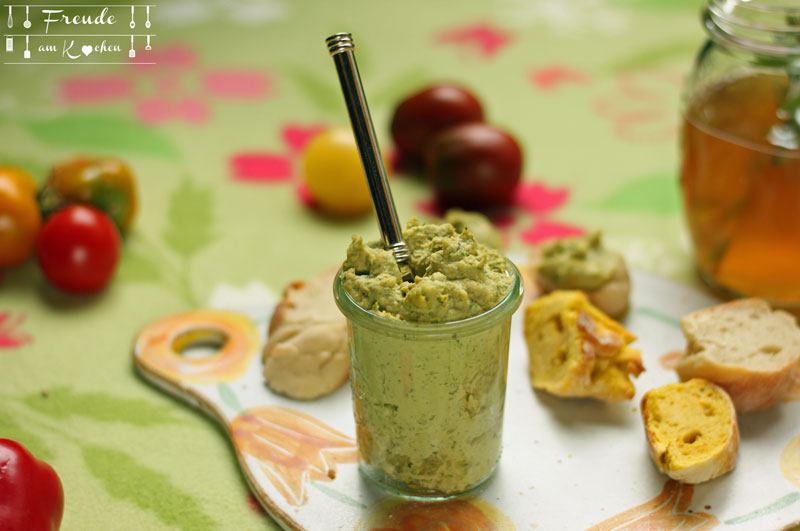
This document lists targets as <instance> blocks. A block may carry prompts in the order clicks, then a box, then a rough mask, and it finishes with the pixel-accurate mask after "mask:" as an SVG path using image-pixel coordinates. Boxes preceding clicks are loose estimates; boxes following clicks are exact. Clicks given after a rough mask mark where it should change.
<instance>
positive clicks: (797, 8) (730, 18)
mask: <svg viewBox="0 0 800 531" xmlns="http://www.w3.org/2000/svg"><path fill="white" fill-rule="evenodd" d="M703 22H704V24H705V26H706V29H707V30H708V32H709V33H710V34H711V36H712V38H714V39H716V40H718V41H720V42H721V43H722V44H724V45H734V46H737V47H739V48H743V49H745V50H747V51H750V52H754V53H757V54H761V55H770V56H783V57H787V56H800V2H798V0H708V3H707V5H706V9H705V12H704V14H703Z"/></svg>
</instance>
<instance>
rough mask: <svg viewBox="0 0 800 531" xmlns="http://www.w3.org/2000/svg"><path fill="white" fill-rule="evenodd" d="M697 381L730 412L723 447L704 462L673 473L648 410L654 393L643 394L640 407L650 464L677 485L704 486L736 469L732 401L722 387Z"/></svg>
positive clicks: (666, 446) (736, 434) (736, 439)
mask: <svg viewBox="0 0 800 531" xmlns="http://www.w3.org/2000/svg"><path fill="white" fill-rule="evenodd" d="M698 380H701V381H702V382H703V383H704V384H707V385H709V386H711V387H712V388H714V389H715V390H716V391H717V392H718V393H719V395H720V396H722V397H724V399H725V403H726V404H727V407H728V408H729V409H730V417H731V425H730V427H729V429H728V435H727V437H726V440H725V443H724V444H722V445H720V446H719V447H718V448H717V449H716V451H715V452H714V453H713V454H712V455H710V456H709V457H708V458H707V459H705V460H704V461H700V462H698V463H697V464H695V465H692V466H688V467H685V468H680V469H676V468H673V467H672V466H671V464H672V463H671V461H670V460H669V459H667V458H666V457H667V454H668V451H669V444H664V442H659V438H658V435H659V434H658V430H657V428H656V422H655V419H654V418H653V411H652V407H651V406H650V400H651V397H652V394H653V392H654V391H655V390H650V391H648V392H647V393H645V395H644V396H643V397H642V401H641V405H640V406H641V407H640V409H641V412H642V420H643V422H644V431H645V434H646V436H647V446H648V449H649V451H650V457H651V458H652V459H653V463H655V465H656V467H657V468H658V470H659V471H660V472H661V473H662V474H666V475H667V476H669V477H670V478H672V479H674V480H676V481H680V482H681V483H692V484H695V483H703V482H705V481H710V480H712V479H714V478H717V477H719V476H721V475H723V474H726V473H728V472H730V471H731V470H733V469H734V467H735V466H736V458H737V455H738V452H739V424H738V421H737V419H736V409H735V407H734V405H733V400H731V397H730V396H729V395H728V393H726V392H725V390H724V389H723V388H722V387H721V386H718V385H716V384H714V383H713V382H709V381H707V380H702V379H698ZM673 385H674V384H673ZM665 387H666V386H665ZM676 392H679V391H676Z"/></svg>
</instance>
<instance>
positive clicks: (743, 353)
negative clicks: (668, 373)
mask: <svg viewBox="0 0 800 531" xmlns="http://www.w3.org/2000/svg"><path fill="white" fill-rule="evenodd" d="M681 329H682V330H683V333H684V335H685V336H686V339H687V341H688V345H687V347H686V351H685V352H684V354H683V356H681V358H680V360H678V365H677V366H676V370H677V371H678V375H679V376H680V378H681V380H688V379H690V378H705V379H706V380H709V381H712V382H714V383H716V384H718V385H720V386H722V387H723V388H725V390H726V391H727V392H728V394H729V395H730V396H731V399H732V400H733V403H734V405H735V406H736V410H737V411H738V412H740V413H742V412H745V411H756V410H761V409H766V408H768V407H770V406H772V405H773V404H775V403H776V402H778V401H779V400H780V399H781V398H783V397H784V396H785V395H786V394H787V393H788V392H789V391H790V390H791V389H792V387H793V386H794V373H795V371H796V370H797V368H798V365H800V327H798V326H797V322H796V321H795V320H794V317H792V316H791V315H789V314H788V313H786V312H783V311H780V310H778V311H773V310H771V309H770V307H769V305H768V304H767V303H766V302H764V301H763V300H761V299H742V300H737V301H733V302H727V303H724V304H720V305H717V306H713V307H711V308H706V309H704V310H699V311H697V312H694V313H692V314H689V315H687V316H685V317H684V318H683V319H681Z"/></svg>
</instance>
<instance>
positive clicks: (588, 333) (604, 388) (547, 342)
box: [525, 290, 644, 400]
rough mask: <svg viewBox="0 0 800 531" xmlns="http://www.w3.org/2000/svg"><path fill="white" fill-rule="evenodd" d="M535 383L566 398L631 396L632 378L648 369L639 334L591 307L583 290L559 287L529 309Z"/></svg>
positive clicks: (530, 354) (527, 318)
mask: <svg viewBox="0 0 800 531" xmlns="http://www.w3.org/2000/svg"><path fill="white" fill-rule="evenodd" d="M525 340H526V342H527V344H528V360H529V362H530V377H531V384H532V385H533V387H534V388H535V389H543V390H545V391H548V392H550V393H553V394H555V395H558V396H564V397H591V398H597V399H600V400H630V399H631V398H633V395H634V394H635V392H636V390H635V389H634V387H633V383H632V382H631V381H630V379H629V376H630V375H633V376H639V374H640V373H641V372H642V371H643V370H644V367H643V366H642V356H641V352H640V351H639V350H637V349H634V348H631V347H629V346H628V345H629V344H630V343H632V342H633V341H635V340H636V337H635V336H634V335H633V334H631V333H630V332H628V331H627V330H625V328H623V327H622V325H620V324H619V323H617V322H616V321H614V320H613V319H611V318H610V317H608V316H607V315H605V314H604V313H603V312H601V311H600V310H598V309H597V308H595V307H594V306H592V304H591V303H590V302H589V300H588V299H587V298H586V294H584V293H583V292H582V291H564V290H558V291H554V292H552V293H549V294H548V295H545V296H543V297H541V298H539V299H537V300H535V301H533V302H531V303H530V304H529V305H528V307H527V308H526V310H525Z"/></svg>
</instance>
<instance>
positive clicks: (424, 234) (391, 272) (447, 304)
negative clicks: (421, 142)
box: [342, 218, 513, 323]
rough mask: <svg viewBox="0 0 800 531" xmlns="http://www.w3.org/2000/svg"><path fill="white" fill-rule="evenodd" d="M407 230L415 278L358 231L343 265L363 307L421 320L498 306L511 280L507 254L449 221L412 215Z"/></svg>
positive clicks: (470, 313)
mask: <svg viewBox="0 0 800 531" xmlns="http://www.w3.org/2000/svg"><path fill="white" fill-rule="evenodd" d="M403 236H404V238H405V240H406V243H407V244H408V247H409V250H410V252H411V258H410V260H409V265H410V266H411V270H412V271H413V273H414V275H415V277H416V278H415V279H414V282H404V281H403V279H402V277H401V275H400V270H399V268H398V267H397V263H396V262H395V259H394V256H393V255H392V252H391V251H388V250H385V249H383V247H382V246H381V245H380V244H373V245H369V244H366V243H364V240H363V239H362V238H360V237H357V236H354V237H353V240H352V242H351V243H350V246H349V247H348V249H347V259H346V260H345V262H344V265H343V266H342V285H343V286H344V289H345V290H347V292H348V293H349V294H350V297H352V298H353V300H354V301H355V302H356V303H357V304H358V305H359V306H361V307H362V308H366V309H368V310H370V311H372V312H374V313H377V314H378V315H382V316H384V317H389V318H393V319H401V320H404V321H411V322H420V323H444V322H449V321H458V320H461V319H466V318H468V317H473V316H475V315H478V314H480V313H483V312H485V311H487V310H489V309H491V308H493V307H494V306H496V305H497V304H498V303H499V302H500V301H501V300H503V298H504V297H505V296H506V295H507V294H508V291H509V289H510V288H511V285H512V283H513V279H512V277H511V276H510V275H509V274H508V273H507V270H506V261H505V258H503V256H502V255H501V254H500V253H499V252H498V251H496V250H493V249H488V248H486V246H485V245H483V244H480V243H478V242H477V241H476V240H475V237H474V236H473V235H472V233H471V232H470V231H469V229H464V231H463V232H461V233H459V232H456V230H455V228H453V226H452V225H450V224H447V223H445V224H441V225H434V224H421V223H420V222H419V221H418V220H417V219H416V218H412V219H411V220H410V221H409V222H408V223H407V225H406V230H405V231H404V232H403Z"/></svg>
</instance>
